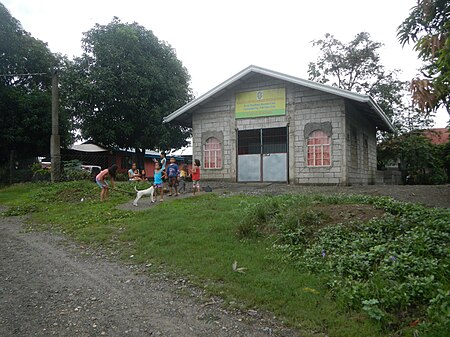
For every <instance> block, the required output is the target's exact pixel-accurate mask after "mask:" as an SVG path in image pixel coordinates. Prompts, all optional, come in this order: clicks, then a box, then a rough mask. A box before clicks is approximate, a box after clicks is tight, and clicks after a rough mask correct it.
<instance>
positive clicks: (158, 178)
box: [153, 162, 166, 202]
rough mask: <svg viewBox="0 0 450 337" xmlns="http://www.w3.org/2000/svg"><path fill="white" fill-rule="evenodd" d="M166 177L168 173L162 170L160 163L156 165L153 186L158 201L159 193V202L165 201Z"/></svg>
mask: <svg viewBox="0 0 450 337" xmlns="http://www.w3.org/2000/svg"><path fill="white" fill-rule="evenodd" d="M165 176H166V172H164V171H163V170H162V169H161V166H160V165H159V163H158V162H156V163H155V171H154V175H153V179H154V181H153V185H154V187H155V200H157V199H158V191H160V192H159V195H160V199H159V201H160V202H161V201H164V188H163V177H165Z"/></svg>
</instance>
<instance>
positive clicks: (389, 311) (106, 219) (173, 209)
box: [0, 181, 450, 337]
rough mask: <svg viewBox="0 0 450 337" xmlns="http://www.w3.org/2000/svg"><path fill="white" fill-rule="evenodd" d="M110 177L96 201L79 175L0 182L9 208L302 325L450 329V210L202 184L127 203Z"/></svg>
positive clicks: (319, 330)
mask: <svg viewBox="0 0 450 337" xmlns="http://www.w3.org/2000/svg"><path fill="white" fill-rule="evenodd" d="M142 184H143V185H142V187H143V186H144V183H142ZM142 187H138V188H139V189H141V188H142ZM118 188H119V189H118V190H116V191H112V192H111V197H110V200H109V201H107V202H105V203H100V202H99V189H98V187H97V186H96V185H95V184H94V183H90V182H87V181H82V182H65V183H59V184H44V183H33V184H19V185H14V186H11V187H8V188H5V189H2V190H0V204H3V205H7V206H9V207H8V210H7V211H5V212H4V213H3V215H5V216H12V215H24V214H31V219H32V221H33V223H35V224H36V223H37V224H39V225H38V226H39V227H40V228H51V229H53V230H59V231H61V232H63V233H65V234H67V235H70V236H71V237H72V238H74V239H75V240H78V241H80V242H83V243H84V244H90V245H93V246H98V247H101V249H105V250H107V251H110V252H111V253H114V254H119V255H120V256H121V257H122V258H123V259H124V260H126V262H130V263H138V264H139V263H142V264H146V265H148V266H150V264H151V267H150V270H151V272H153V273H156V272H160V271H161V270H164V271H165V272H169V273H171V274H172V275H173V276H174V277H177V276H181V277H185V278H188V279H189V280H190V282H191V283H193V284H195V285H196V286H198V287H202V288H204V289H205V290H206V291H207V293H209V294H211V295H216V296H221V297H222V298H224V299H225V301H226V303H227V305H229V306H230V307H235V308H237V309H240V310H247V309H256V310H266V311H270V312H272V313H273V314H275V315H276V316H277V317H279V319H280V320H283V321H284V322H285V323H287V324H289V325H291V326H295V327H297V328H299V329H301V331H302V335H305V336H308V335H311V336H313V335H314V336H317V335H321V334H323V335H329V336H334V337H339V336H342V337H344V336H345V337H351V336H355V337H356V336H358V337H359V336H444V335H447V333H448V331H449V328H450V326H449V324H450V318H449V313H450V309H449V295H450V286H449V285H450V283H449V279H450V278H449V276H450V275H449V274H450V273H449V270H450V268H449V264H450V261H449V259H450V257H449V256H450V255H449V245H448V243H449V242H450V240H449V239H450V223H449V219H450V212H449V210H445V209H432V208H424V207H422V206H420V205H415V204H406V203H401V202H397V201H394V200H392V199H390V198H384V197H363V196H343V195H333V196H324V195H284V196H276V197H270V196H265V197H264V196H260V197H254V196H253V197H250V196H244V195H237V196H236V195H234V196H230V195H227V196H217V195H214V194H207V195H202V196H197V197H195V198H186V199H180V200H173V201H171V202H166V203H161V204H158V205H155V206H154V207H151V208H149V209H148V210H146V211H142V212H131V211H123V210H119V209H118V208H117V207H116V206H118V205H119V204H121V203H124V202H127V201H130V200H131V199H132V198H133V197H132V196H131V195H128V194H127V193H126V192H125V191H130V192H132V191H133V190H134V185H132V184H129V183H128V182H126V183H119V184H118ZM119 190H120V191H119ZM146 201H148V200H146ZM142 202H145V201H144V200H142ZM30 226H31V227H32V228H36V225H32V224H31V223H30Z"/></svg>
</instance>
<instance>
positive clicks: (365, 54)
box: [308, 32, 431, 132]
mask: <svg viewBox="0 0 450 337" xmlns="http://www.w3.org/2000/svg"><path fill="white" fill-rule="evenodd" d="M313 46H318V47H319V48H320V51H321V54H320V55H319V57H318V59H317V61H316V62H311V63H310V64H309V67H308V74H309V79H311V80H313V81H317V82H320V83H326V84H331V85H333V86H336V87H339V88H341V89H345V90H349V91H355V92H358V93H361V94H365V95H371V96H372V97H373V98H374V99H375V100H376V101H377V103H378V104H379V105H380V107H381V108H382V109H383V111H384V112H386V114H387V116H388V117H389V118H390V120H391V121H392V122H393V124H394V126H395V127H396V129H397V130H398V131H400V132H405V131H408V130H409V129H411V128H413V127H414V128H415V127H423V126H427V125H429V123H430V122H431V120H430V118H429V117H423V116H421V115H420V114H418V112H417V111H416V110H415V109H413V108H412V107H411V106H410V105H407V103H406V102H405V100H404V97H405V96H406V95H405V94H406V91H407V88H408V83H407V82H404V81H401V80H399V79H398V71H397V70H394V71H389V70H386V69H385V67H384V66H383V65H382V63H381V60H380V55H379V52H378V50H379V49H380V48H381V47H382V44H381V43H379V42H374V41H372V40H371V39H370V34H369V33H367V32H361V33H359V34H357V35H356V36H355V38H354V39H353V40H352V41H350V42H349V43H347V44H345V43H343V42H341V41H339V40H337V39H336V38H335V37H334V36H333V35H331V34H326V35H325V38H324V39H319V40H315V41H313Z"/></svg>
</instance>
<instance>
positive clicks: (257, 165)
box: [237, 127, 288, 182]
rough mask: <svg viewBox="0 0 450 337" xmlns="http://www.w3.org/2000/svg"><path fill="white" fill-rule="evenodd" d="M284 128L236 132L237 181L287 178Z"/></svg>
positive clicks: (285, 179)
mask: <svg viewBox="0 0 450 337" xmlns="http://www.w3.org/2000/svg"><path fill="white" fill-rule="evenodd" d="M287 159H288V157H287V128H286V127H282V128H269V129H254V130H243V131H239V132H238V158H237V165H238V167H237V171H238V173H237V180H238V181H239V182H251V181H253V182H262V181H267V182H285V181H287V167H288V163H287Z"/></svg>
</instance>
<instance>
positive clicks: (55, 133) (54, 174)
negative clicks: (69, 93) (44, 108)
mask: <svg viewBox="0 0 450 337" xmlns="http://www.w3.org/2000/svg"><path fill="white" fill-rule="evenodd" d="M58 114H59V94H58V71H57V70H53V74H52V136H51V138H50V157H51V162H52V168H51V178H52V183H54V182H56V181H60V180H61V147H60V137H59V117H58Z"/></svg>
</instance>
